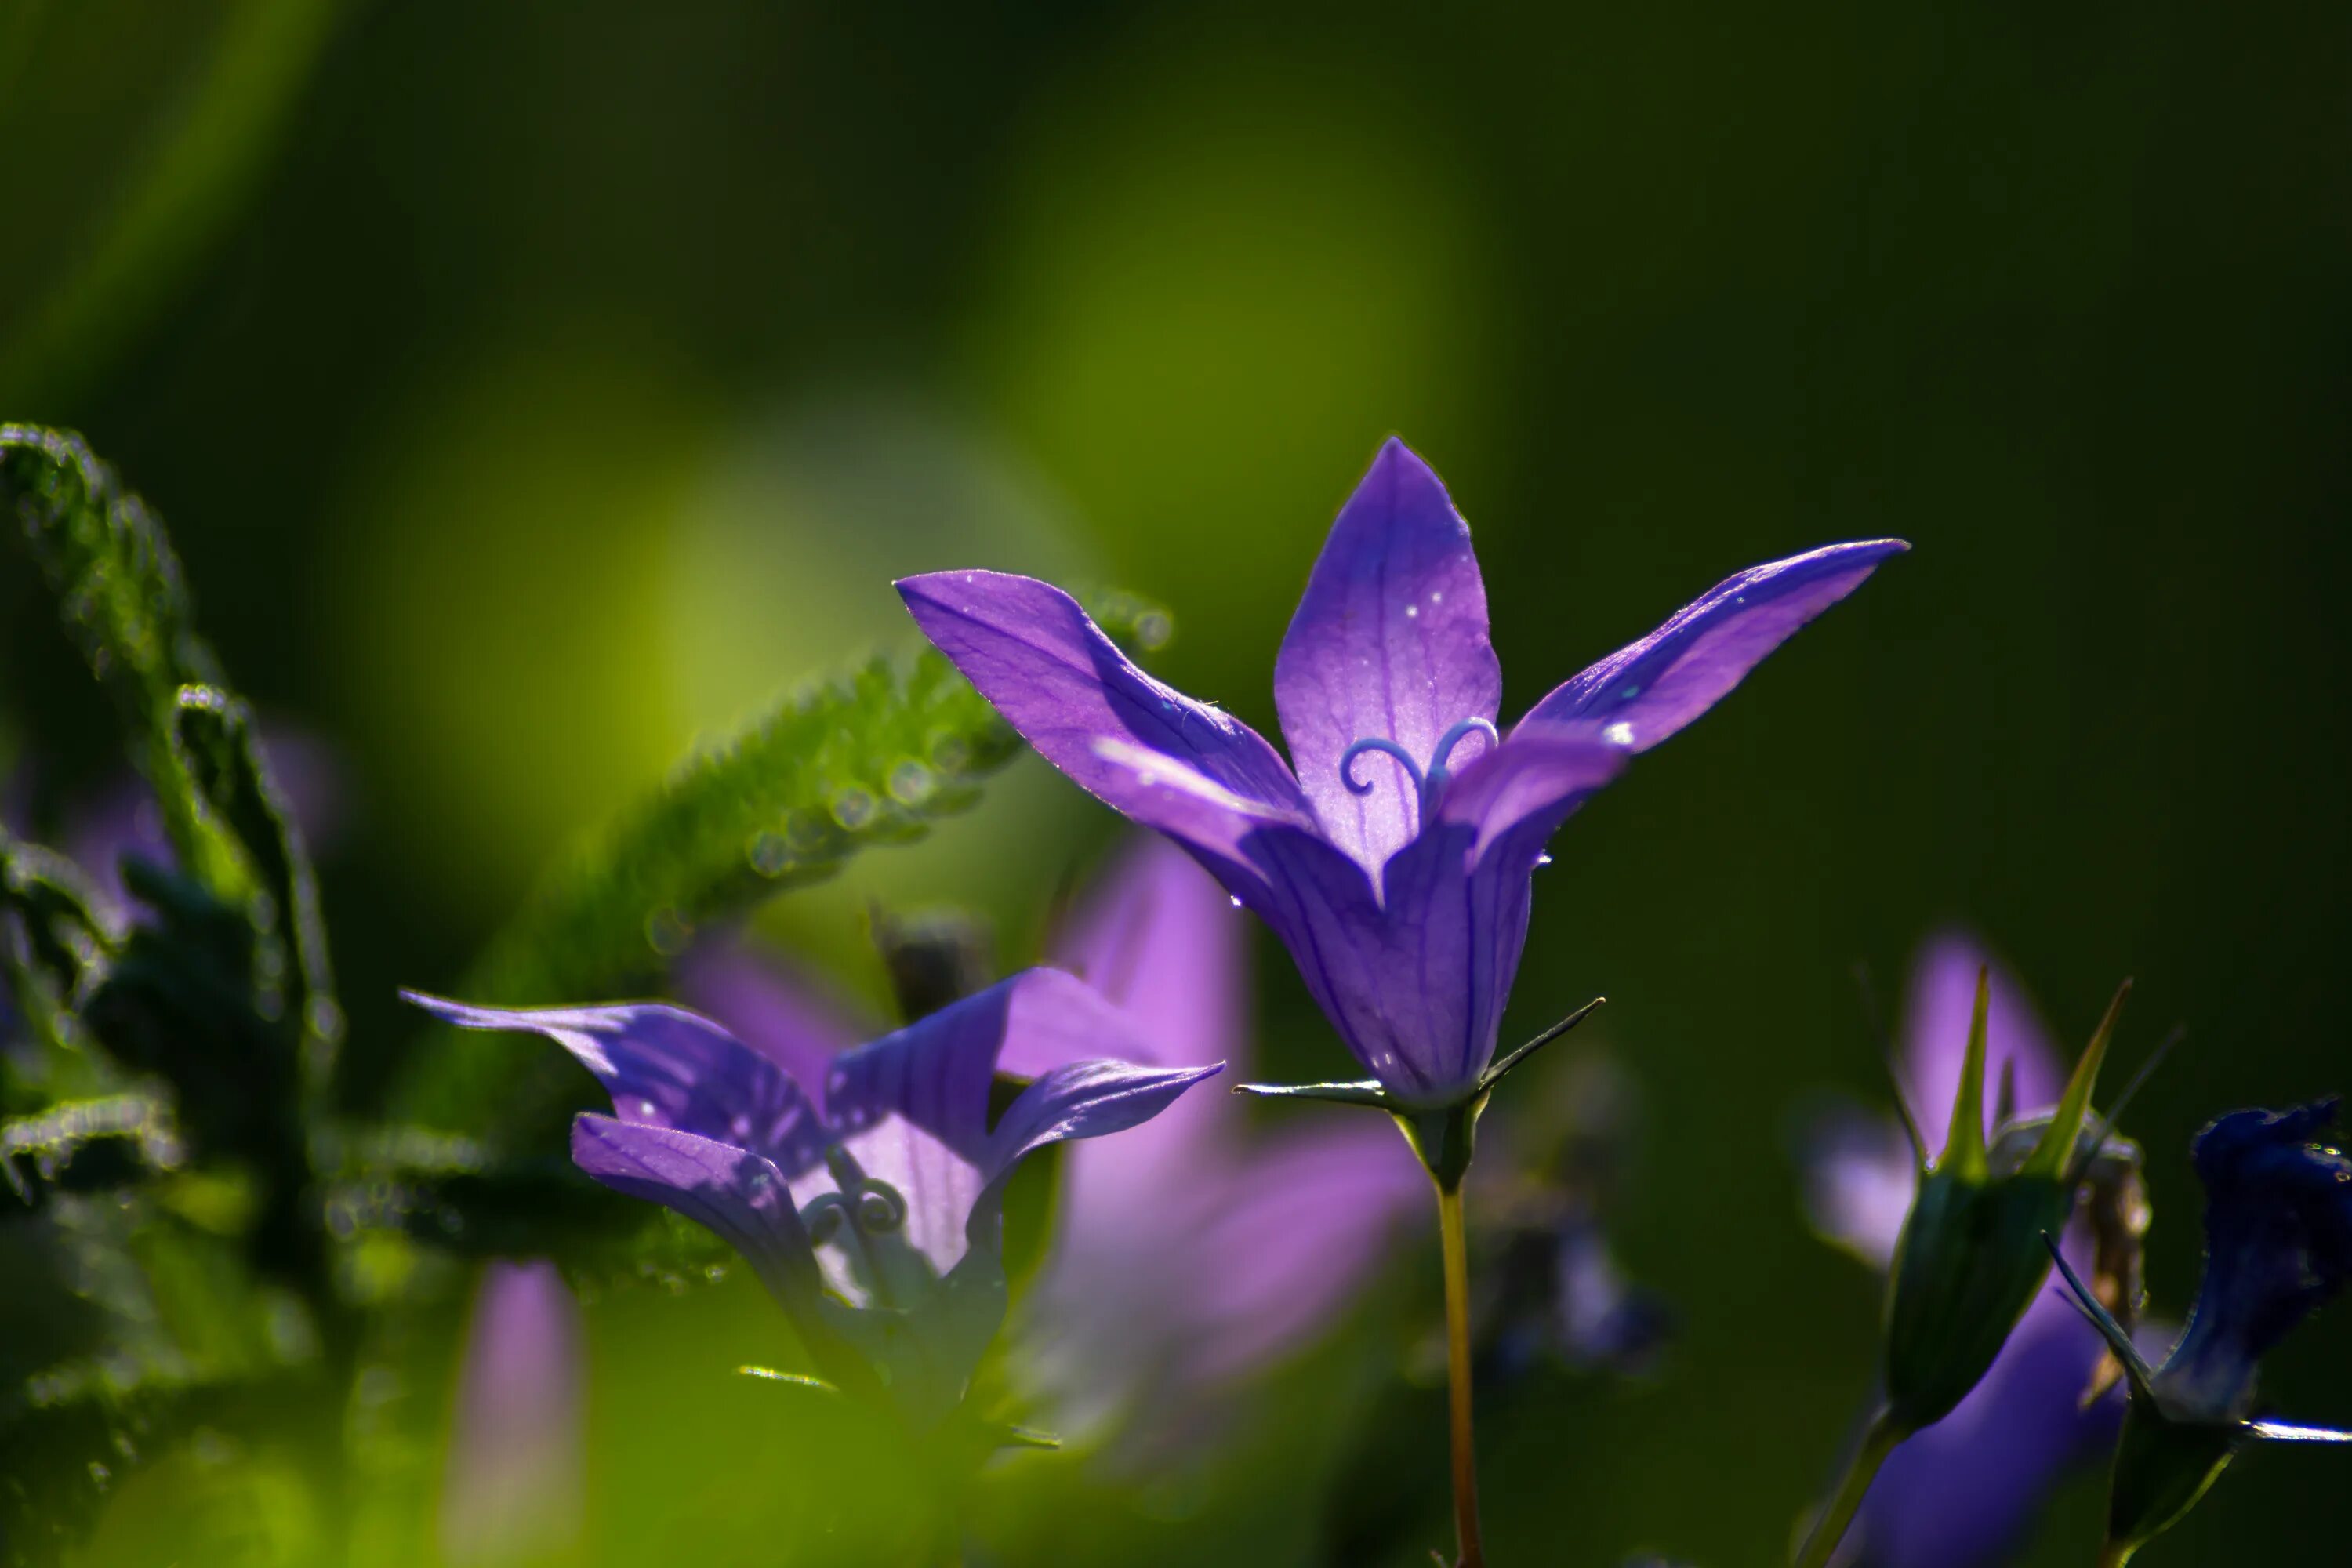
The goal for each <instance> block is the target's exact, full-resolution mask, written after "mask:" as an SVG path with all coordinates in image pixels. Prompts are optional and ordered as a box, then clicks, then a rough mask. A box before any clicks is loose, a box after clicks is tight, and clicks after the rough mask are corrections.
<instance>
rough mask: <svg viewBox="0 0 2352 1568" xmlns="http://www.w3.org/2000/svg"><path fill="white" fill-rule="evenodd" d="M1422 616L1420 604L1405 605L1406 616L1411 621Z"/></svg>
mask: <svg viewBox="0 0 2352 1568" xmlns="http://www.w3.org/2000/svg"><path fill="white" fill-rule="evenodd" d="M1420 616H1421V606H1420V605H1406V606H1405V607H1404V618H1405V619H1406V620H1409V621H1411V620H1417V619H1419V618H1420Z"/></svg>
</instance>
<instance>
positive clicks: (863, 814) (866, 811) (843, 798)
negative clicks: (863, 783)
mask: <svg viewBox="0 0 2352 1568" xmlns="http://www.w3.org/2000/svg"><path fill="white" fill-rule="evenodd" d="M875 809H876V808H875V805H874V797H873V796H872V795H868V794H866V792H865V791H864V790H862V789H858V788H856V787H855V786H853V787H851V788H849V789H845V790H843V791H842V792H841V793H840V794H839V795H835V796H834V797H833V819H834V821H835V822H837V823H839V824H840V825H841V826H843V827H844V828H845V829H847V830H848V831H849V832H852V833H855V832H856V831H857V830H858V829H859V828H861V827H863V826H866V824H867V823H869V822H872V821H873V820H874V814H875Z"/></svg>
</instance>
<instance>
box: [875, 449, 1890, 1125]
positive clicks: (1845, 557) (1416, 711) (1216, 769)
mask: <svg viewBox="0 0 2352 1568" xmlns="http://www.w3.org/2000/svg"><path fill="white" fill-rule="evenodd" d="M1903 548H1905V546H1904V545H1903V544H1902V543H1901V542H1899V541H1895V540H1879V541H1874V542H1865V543H1853V544H1837V545H1831V546H1828V547H1826V548H1824V549H1821V550H1816V551H1813V552H1810V553H1808V554H1804V555H1799V556H1794V557H1791V558H1790V559H1788V560H1785V561H1777V562H1774V563H1770V564H1769V565H1764V566H1759V567H1755V568H1753V569H1751V570H1749V571H1747V572H1743V573H1741V574H1738V575H1737V576H1735V577H1733V578H1731V579H1729V580H1728V581H1727V582H1725V583H1724V584H1720V585H1719V586H1717V588H1716V589H1715V590H1714V591H1713V592H1711V593H1709V594H1707V595H1706V596H1705V597H1703V598H1701V599H1699V600H1698V601H1696V603H1694V604H1692V605H1689V606H1687V607H1686V608H1685V609H1684V610H1682V611H1681V612H1680V613H1679V614H1677V615H1676V616H1674V618H1673V619H1671V620H1669V621H1668V622H1667V623H1666V624H1665V625H1664V626H1661V627H1660V628H1659V629H1658V630H1657V631H1655V632H1654V633H1653V634H1651V635H1650V636H1649V637H1644V638H1643V639H1642V640H1641V641H1639V642H1637V643H1634V644H1633V645H1631V646H1630V647H1625V648H1622V649H1620V650H1619V651H1618V652H1616V653H1614V654H1612V655H1611V656H1610V657H1609V658H1605V659H1603V660H1601V662H1600V663H1599V664H1596V665H1594V666H1593V667H1592V668H1590V669H1587V670H1586V671H1585V672H1584V673H1583V674H1581V675H1579V676H1577V677H1576V678H1574V679H1571V680H1570V681H1568V682H1567V683H1566V684H1564V685H1562V686H1560V687H1559V688H1558V689H1555V690H1553V691H1552V692H1551V694H1550V695H1549V696H1547V697H1546V698H1544V699H1543V700H1541V701H1540V702H1538V703H1537V704H1536V705H1535V707H1534V708H1532V709H1530V710H1528V713H1527V715H1526V716H1525V717H1524V718H1523V719H1522V720H1521V721H1519V723H1518V724H1517V725H1516V726H1514V727H1513V728H1512V730H1511V731H1510V732H1509V733H1508V734H1505V733H1503V732H1502V731H1500V730H1498V729H1497V727H1496V713H1497V711H1498V709H1499V705H1500V702H1501V700H1502V668H1501V666H1500V664H1499V663H1498V662H1497V661H1496V657H1495V650H1494V647H1493V645H1492V644H1491V643H1490V642H1489V640H1488V637H1487V626H1486V587H1485V584H1484V583H1483V582H1482V581H1481V579H1480V576H1479V573H1478V563H1477V558H1476V556H1475V554H1474V553H1473V552H1472V550H1471V544H1470V531H1469V529H1468V527H1467V526H1466V525H1465V523H1464V522H1463V521H1462V518H1461V515H1460V514H1459V513H1458V512H1456V511H1455V510H1454V505H1453V502H1452V500H1450V499H1448V497H1447V495H1446V493H1445V489H1444V486H1443V485H1442V484H1440V483H1439V481H1438V478H1437V476H1436V475H1435V474H1434V473H1433V472H1432V471H1431V470H1430V468H1429V466H1428V465H1427V464H1425V463H1423V461H1422V460H1421V459H1420V458H1418V457H1416V456H1414V455H1413V453H1412V452H1411V451H1410V450H1408V449H1407V448H1406V447H1405V446H1404V445H1403V443H1402V442H1401V441H1396V440H1393V439H1392V440H1391V441H1390V442H1389V443H1388V444H1387V445H1386V446H1384V447H1381V451H1380V455H1379V456H1378V457H1377V458H1374V459H1373V462H1372V466H1371V469H1370V472H1369V473H1368V474H1366V475H1365V477H1364V480H1363V482H1362V483H1361V484H1360V486H1358V487H1357V489H1356V493H1355V494H1354V495H1353V496H1352V497H1351V498H1349V501H1348V503H1347V505H1346V506H1344V507H1342V508H1341V509H1340V511H1339V519H1338V521H1336V522H1335V523H1334V524H1333V525H1332V529H1331V534H1330V537H1329V539H1328V541H1327V542H1325V544H1324V547H1323V552H1322V555H1321V557H1320V558H1319V559H1318V561H1317V563H1316V564H1315V569H1314V572H1313V573H1312V574H1311V575H1310V576H1309V578H1308V580H1307V592H1306V595H1305V596H1304V597H1303V598H1302V599H1301V600H1300V601H1299V605H1298V611H1297V616H1295V617H1294V618H1293V619H1292V621H1291V623H1290V629H1289V631H1288V633H1287V634H1286V636H1285V637H1284V639H1283V644H1282V650H1281V654H1280V656H1279V657H1278V658H1276V662H1275V671H1274V684H1275V704H1276V710H1277V711H1278V712H1279V714H1280V717H1281V720H1282V729H1283V733H1284V736H1285V738H1286V740H1287V741H1288V742H1289V748H1290V758H1289V761H1288V762H1287V763H1286V762H1285V761H1284V759H1283V757H1282V755H1281V753H1280V752H1276V750H1275V749H1274V747H1273V746H1271V745H1269V744H1268V743H1267V742H1265V740H1264V739H1263V738H1262V737H1260V736H1259V735H1258V734H1257V732H1256V731H1254V730H1252V729H1250V728H1249V727H1248V726H1247V725H1245V724H1244V723H1242V722H1241V721H1238V720H1236V719H1234V718H1233V717H1231V716H1230V715H1228V714H1226V713H1224V712H1222V711H1220V710H1218V709H1217V708H1215V707H1213V706H1212V705H1211V704H1208V703H1204V702H1200V701H1196V700H1193V699H1192V698H1189V697H1186V696H1185V695H1183V694H1182V693H1181V692H1179V691H1177V690H1175V689H1172V688H1171V687H1169V686H1166V685H1164V684H1162V683H1161V682H1160V681H1158V680H1155V679H1152V678H1150V676H1148V675H1146V674H1144V673H1143V672H1142V671H1141V670H1139V669H1138V668H1136V667H1135V666H1134V665H1133V664H1131V663H1129V661H1128V659H1127V658H1126V657H1125V656H1124V655H1123V654H1121V653H1120V652H1119V651H1118V648H1117V647H1114V646H1113V645H1112V643H1111V641H1110V640H1109V638H1108V637H1105V636H1104V635H1103V633H1102V631H1101V630H1100V629H1099V628H1098V627H1097V626H1095V625H1094V623H1093V622H1092V621H1090V620H1089V619H1088V618H1087V616H1086V614H1085V612H1084V611H1082V610H1081V609H1080V608H1079V607H1078V605H1077V604H1076V601H1075V600H1073V599H1072V598H1070V596H1069V595H1066V594H1065V593H1063V592H1062V591H1061V590H1060V589H1058V588H1055V587H1052V586H1049V585H1048V584H1044V583H1040V582H1037V581H1035V580H1034V579H1032V578H1027V577H1017V576H1008V575H1004V574H998V573H993V572H976V571H975V572H942V573H935V574H929V575H926V576H919V577H910V578H908V579H906V580H904V581H903V582H901V583H900V584H898V591H899V593H900V595H902V596H903V597H904V599H905V600H906V604H907V607H908V610H909V611H910V612H911V613H912V614H913V616H914V617H915V620H916V622H917V624H918V625H919V626H921V628H922V630H923V632H924V635H926V636H927V637H929V638H930V639H931V641H932V642H933V643H934V644H936V645H937V646H938V647H940V650H941V651H942V652H943V653H945V654H946V655H947V656H948V658H950V659H951V660H952V661H954V663H955V664H956V666H957V668H960V669H961V670H962V671H963V673H964V675H965V676H966V677H968V678H969V679H971V683H972V684H973V685H974V686H975V687H977V688H979V689H980V691H981V693H982V695H983V696H985V697H986V698H987V699H988V700H990V701H991V702H992V703H993V704H994V705H995V706H996V708H997V710H998V711H1000V712H1001V713H1003V715H1004V717H1005V719H1006V720H1007V721H1009V722H1010V723H1011V724H1012V725H1013V728H1014V729H1015V730H1017V731H1020V732H1021V733H1022V734H1023V735H1024V737H1025V738H1026V739H1027V740H1028V741H1029V742H1030V744H1031V745H1033V746H1034V747H1035V748H1036V750H1037V751H1038V752H1040V753H1041V754H1042V755H1043V756H1044V757H1045V760H1046V761H1048V762H1050V763H1053V764H1054V765H1055V767H1057V768H1059V769H1060V770H1061V771H1062V772H1063V773H1066V774H1068V775H1069V776H1070V778H1071V779H1072V780H1074V781H1075V782H1076V783H1077V784H1079V785H1081V786H1082V787H1084V788H1085V789H1087V791H1089V792H1090V793H1092V794H1093V795H1097V797H1099V798H1100V799H1101V800H1103V801H1104V802H1105V803H1106V804H1108V805H1110V806H1112V807H1113V808H1114V809H1116V810H1118V811H1119V812H1122V813H1124V814H1125V815H1126V816H1129V817H1131V818H1133V819H1134V820H1135V821H1137V822H1139V823H1140V824H1142V825H1143V826H1147V827H1151V828H1155V829H1157V830H1159V831H1160V832H1162V833H1165V834H1167V835H1168V836H1169V837H1171V838H1173V839H1175V840H1176V841H1177V842H1178V843H1179V844H1181V845H1182V846H1183V847H1185V848H1186V849H1188V850H1190V851H1191V852H1192V855H1193V856H1194V857H1195V858H1197V859H1199V860H1200V862H1201V863H1202V865H1203V866H1205V867H1207V868H1208V869H1209V870H1210V872H1211V873H1212V874H1213V875H1214V876H1215V877H1216V879H1218V881H1220V882H1222V883H1223V885H1224V887H1225V889H1226V890H1227V891H1228V892H1230V893H1231V894H1232V895H1233V896H1234V898H1235V899H1237V900H1240V901H1241V902H1242V903H1243V904H1244V905H1246V906H1247V907H1248V908H1249V909H1251V910H1255V912H1256V913H1257V914H1258V915H1259V916H1260V917H1261V918H1262V919H1264V920H1265V921H1266V923H1267V924H1269V925H1270V926H1272V927H1273V928H1274V931H1275V932H1276V935H1277V936H1278V937H1280V938H1281V940H1282V942H1283V944H1284V946H1286V948H1287V949H1288V950H1289V952H1290V955H1291V957H1292V958H1293V960H1295V961H1296V962H1297V965H1298V969H1299V973H1300V974H1301V975H1302V976H1304V977H1305V979H1306V982H1307V988H1308V990H1309V991H1310V992H1312V993H1313V994H1314V997H1315V1000H1316V1002H1317V1003H1318V1005H1320V1006H1321V1007H1322V1009H1323V1012H1324V1014H1325V1016H1327V1017H1328V1018H1329V1020H1330V1022H1331V1024H1332V1026H1333V1027H1334V1028H1336V1029H1337V1030H1338V1031H1339V1037H1340V1039H1341V1040H1342V1041H1343V1042H1344V1043H1345V1044H1346V1046H1347V1047H1348V1048H1349V1050H1350V1051H1351V1052H1352V1053H1353V1054H1354V1055H1355V1057H1356V1058H1357V1059H1358V1061H1360V1063H1361V1064H1362V1065H1363V1067H1364V1068H1366V1069H1367V1070H1369V1071H1370V1073H1371V1074H1372V1075H1373V1079H1375V1080H1376V1081H1375V1082H1373V1083H1370V1084H1362V1085H1356V1086H1351V1087H1353V1088H1355V1089H1359V1090H1360V1097H1361V1098H1363V1099H1364V1100H1367V1101H1368V1102H1370V1103H1376V1104H1386V1105H1390V1106H1391V1107H1393V1108H1397V1109H1400V1110H1410V1111H1431V1110H1445V1109H1451V1108H1454V1107H1457V1106H1461V1105H1464V1104H1465V1103H1467V1102H1468V1101H1470V1100H1474V1099H1475V1098H1476V1097H1477V1096H1479V1095H1480V1094H1481V1093H1482V1092H1483V1091H1484V1089H1485V1088H1486V1087H1487V1086H1489V1085H1491V1083H1492V1081H1493V1077H1494V1076H1495V1075H1494V1074H1493V1073H1492V1072H1491V1071H1490V1068H1491V1067H1492V1064H1493V1059H1494V1055H1495V1044H1496V1032H1497V1028H1498V1026H1499V1024H1500V1022H1501V1016H1502V1012H1503V1005H1504V1003H1505V1001H1506V999H1507V996H1508V995H1509V992H1510V987H1511V981H1512V978H1513V976H1514V974H1515V973H1516V972H1517V968H1518V963H1519V956H1520V952H1521V949H1522V947H1523V945H1524V944H1525V942H1526V937H1527V928H1528V899H1529V892H1530V879H1531V877H1532V874H1533V872H1534V870H1535V868H1537V866H1538V865H1539V864H1540V863H1541V861H1542V858H1543V851H1544V844H1545V841H1546V840H1548V839H1549V837H1551V834H1552V832H1553V830H1554V829H1555V828H1557V827H1558V826H1559V825H1560V824H1561V822H1563V821H1564V820H1566V818H1567V817H1568V816H1569V815H1570V813H1571V812H1573V811H1574V810H1575V809H1576V808H1577V806H1578V805H1580V804H1581V803H1582V802H1583V801H1584V799H1585V798H1586V797H1587V796H1588V795H1591V793H1592V792H1593V791H1595V790H1597V789H1599V788H1600V787H1601V785H1603V784H1607V783H1608V782H1609V781H1610V780H1611V779H1612V778H1614V777H1615V776H1616V774H1617V773H1618V771H1619V769H1620V768H1622V766H1623V764H1624V762H1625V759H1626V758H1627V757H1628V756H1630V755H1631V754H1633V752H1641V751H1645V750H1647V749H1648V748H1649V747H1651V746H1654V745H1656V744H1657V743H1658V742H1661V741H1664V740H1665V739H1666V738H1667V737H1668V736H1670V735H1672V734H1674V733H1675V731H1678V730H1680V729H1682V728H1683V727H1684V726H1685V724H1688V723H1689V722H1690V721H1692V720H1694V719H1696V718H1697V717H1698V715H1699V714H1701V713H1702V712H1704V711H1706V709H1707V708H1708V707H1710V706H1711V705H1712V704H1713V703H1714V702H1715V701H1716V700H1717V698H1719V697H1721V696H1722V695H1723V694H1724V693H1725V692H1727V691H1728V690H1730V689H1731V688H1732V687H1734V686H1736V685H1737V684H1738V682H1739V680H1740V679H1741V678H1742V677H1743V676H1745V675H1746V674H1747V673H1748V670H1749V669H1750V668H1753V667H1754V666H1755V665H1756V663H1757V662H1758V661H1759V660H1760V659H1761V658H1764V656H1765V655H1766V654H1768V653H1769V652H1770V651H1771V650H1772V649H1773V648H1775V647H1778V646H1779V645H1780V643H1781V642H1782V641H1783V640H1785V639H1786V638H1787V637H1789V636H1790V634H1792V633H1793V632H1795V631H1796V630H1797V628H1798V627H1800V626H1803V625H1804V624H1805V623H1806V622H1807V621H1809V620H1811V618H1812V617H1813V616H1816V615H1819V614H1820V613H1821V612H1822V610H1824V609H1826V608H1827V607H1828V606H1829V605H1832V604H1834V603H1835V602H1836V601H1837V600H1839V599H1841V598H1843V597H1844V596H1845V595H1847V594H1849V593H1851V592H1853V589H1854V588H1855V587H1856V586H1857V585H1859V584H1861V582H1862V580H1863V579H1864V578H1865V577H1867V576H1868V575H1870V574H1871V572H1872V571H1873V570H1874V568H1875V567H1876V566H1877V564H1878V563H1879V562H1881V561H1883V560H1884V559H1885V558H1886V556H1888V555H1889V554H1892V553H1894V552H1896V551H1899V550H1902V549H1903ZM1294 770H1295V771H1294ZM1426 1153H1427V1152H1426V1151H1424V1154H1425V1155H1426Z"/></svg>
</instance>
